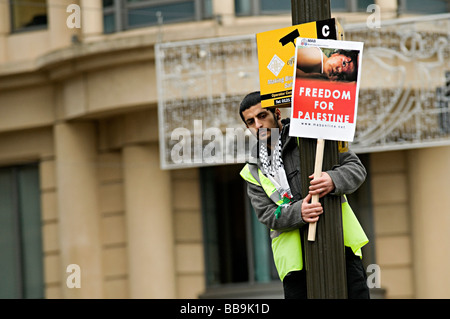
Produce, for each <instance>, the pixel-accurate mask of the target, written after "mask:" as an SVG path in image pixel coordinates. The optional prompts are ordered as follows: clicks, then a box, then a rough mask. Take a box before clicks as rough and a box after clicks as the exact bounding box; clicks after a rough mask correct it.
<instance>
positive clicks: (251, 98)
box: [239, 91, 275, 124]
mask: <svg viewBox="0 0 450 319" xmlns="http://www.w3.org/2000/svg"><path fill="white" fill-rule="evenodd" d="M258 103H261V92H260V91H255V92H252V93H249V94H247V95H246V96H245V97H244V99H243V100H242V102H241V105H240V106H239V115H240V116H241V119H242V121H244V123H245V119H244V116H243V115H242V112H244V111H245V110H247V109H249V108H251V107H252V106H254V105H256V104H258ZM267 109H268V110H269V111H271V112H272V113H275V109H274V108H272V107H269V108H267ZM245 124H247V123H245Z"/></svg>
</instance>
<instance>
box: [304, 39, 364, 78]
mask: <svg viewBox="0 0 450 319" xmlns="http://www.w3.org/2000/svg"><path fill="white" fill-rule="evenodd" d="M358 54H359V52H358V51H352V50H335V51H334V52H333V53H332V54H331V55H330V56H329V57H328V56H327V55H325V54H324V53H323V51H322V50H321V49H320V48H318V47H306V48H299V49H298V50H297V70H296V76H297V77H317V78H324V79H329V80H331V81H356V77H357V74H358Z"/></svg>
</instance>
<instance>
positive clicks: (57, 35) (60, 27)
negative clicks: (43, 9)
mask: <svg viewBox="0 0 450 319" xmlns="http://www.w3.org/2000/svg"><path fill="white" fill-rule="evenodd" d="M71 4H79V3H78V1H77V0H63V1H61V0H48V1H47V5H48V11H47V15H48V30H49V32H50V49H54V50H55V49H61V48H65V47H69V46H71V45H72V38H73V36H78V37H79V36H80V29H77V28H73V29H71V28H69V27H68V26H67V18H68V17H69V16H70V15H71V12H67V7H68V6H69V5H71ZM81 23H83V21H82V22H81Z"/></svg>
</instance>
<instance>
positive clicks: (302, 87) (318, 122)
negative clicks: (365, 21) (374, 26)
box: [289, 38, 363, 142]
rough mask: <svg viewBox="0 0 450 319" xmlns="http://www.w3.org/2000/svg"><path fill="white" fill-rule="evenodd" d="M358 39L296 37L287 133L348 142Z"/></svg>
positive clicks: (358, 56)
mask: <svg viewBox="0 0 450 319" xmlns="http://www.w3.org/2000/svg"><path fill="white" fill-rule="evenodd" d="M362 50H363V43H362V42H353V41H336V40H320V39H306V38H302V39H298V40H297V45H296V54H295V57H296V61H295V65H296V69H295V74H294V78H295V79H294V85H293V91H292V105H291V128H290V132H289V134H290V135H291V136H299V137H309V138H317V139H328V140H337V141H348V142H352V141H353V138H354V135H355V128H356V117H357V109H358V92H359V79H360V70H361V61H362Z"/></svg>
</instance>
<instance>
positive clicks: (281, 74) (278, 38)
mask: <svg viewBox="0 0 450 319" xmlns="http://www.w3.org/2000/svg"><path fill="white" fill-rule="evenodd" d="M298 37H302V38H305V37H306V38H318V39H336V23H335V19H327V20H321V21H313V22H308V23H303V24H299V25H294V26H291V27H286V28H282V29H276V30H271V31H266V32H261V33H257V34H256V42H257V48H258V66H259V82H260V91H261V106H262V107H274V106H275V107H290V106H291V94H292V83H293V79H294V78H293V76H292V74H293V72H294V69H295V65H294V62H295V41H296V39H297V38H298Z"/></svg>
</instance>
